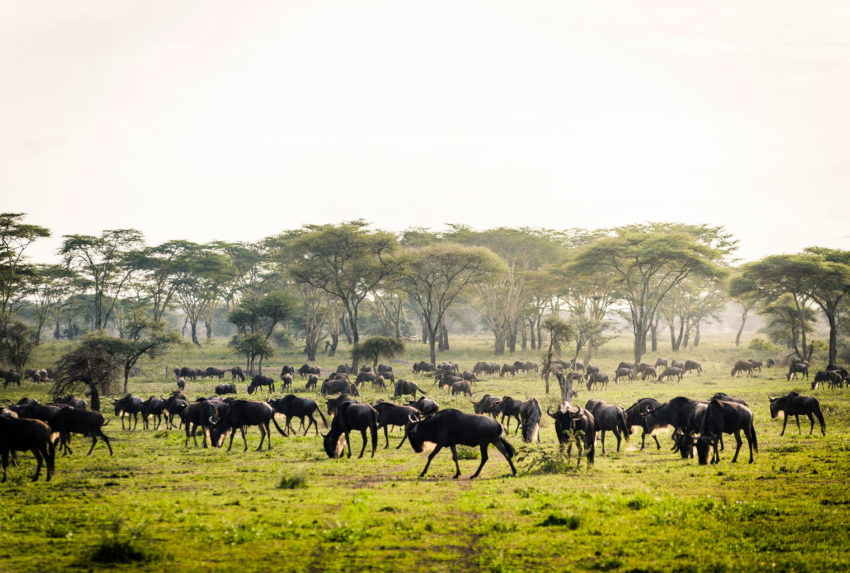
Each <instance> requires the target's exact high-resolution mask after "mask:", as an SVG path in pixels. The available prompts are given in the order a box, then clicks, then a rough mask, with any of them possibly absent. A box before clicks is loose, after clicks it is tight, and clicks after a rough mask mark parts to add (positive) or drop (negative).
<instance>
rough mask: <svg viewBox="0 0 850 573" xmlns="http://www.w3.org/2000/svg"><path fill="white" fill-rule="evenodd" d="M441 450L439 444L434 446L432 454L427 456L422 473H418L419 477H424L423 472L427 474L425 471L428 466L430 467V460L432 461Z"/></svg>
mask: <svg viewBox="0 0 850 573" xmlns="http://www.w3.org/2000/svg"><path fill="white" fill-rule="evenodd" d="M441 449H443V446H441V445H440V444H437V445H436V446H434V451H433V452H431V453H430V454H428V461H427V462H425V468H424V469H423V470H422V473H420V474H419V477H425V472H427V471H428V466H430V465H431V460H433V459H434V456H436V455H437V453H438V452H439V451H440V450H441Z"/></svg>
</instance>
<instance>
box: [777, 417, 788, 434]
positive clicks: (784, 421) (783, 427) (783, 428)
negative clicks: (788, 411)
mask: <svg viewBox="0 0 850 573" xmlns="http://www.w3.org/2000/svg"><path fill="white" fill-rule="evenodd" d="M787 425H788V416H787V415H785V416H783V417H782V431H781V432H779V435H780V436H784V435H785V426H787Z"/></svg>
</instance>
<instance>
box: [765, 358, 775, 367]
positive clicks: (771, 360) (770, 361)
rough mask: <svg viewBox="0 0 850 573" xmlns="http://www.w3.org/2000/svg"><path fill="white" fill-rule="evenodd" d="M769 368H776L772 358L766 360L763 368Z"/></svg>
mask: <svg viewBox="0 0 850 573" xmlns="http://www.w3.org/2000/svg"><path fill="white" fill-rule="evenodd" d="M771 366H776V359H774V358H768V359H767V362H766V363H765V365H764V367H765V368H770V367H771Z"/></svg>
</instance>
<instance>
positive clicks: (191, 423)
mask: <svg viewBox="0 0 850 573" xmlns="http://www.w3.org/2000/svg"><path fill="white" fill-rule="evenodd" d="M224 406H225V404H224V402H221V401H219V400H207V399H205V398H200V399H198V401H197V402H192V403H191V404H189V405H188V406H186V407H185V408H184V409H183V411H182V412H181V413H180V418H181V419H182V421H183V426H184V428H185V429H186V441H185V443H184V445H185V446H188V445H189V436H191V437H192V441H193V442H194V443H195V447H197V446H198V440H197V439H196V438H195V431H196V430H197V429H198V426H200V427H201V430H202V431H203V433H204V443H203V446H204V447H205V448H206V447H207V433H208V431H209V430H210V428H211V427H212V426H214V425H215V424H217V423H218V416H219V409H223V407H224ZM213 445H214V444H213Z"/></svg>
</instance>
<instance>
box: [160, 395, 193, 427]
mask: <svg viewBox="0 0 850 573" xmlns="http://www.w3.org/2000/svg"><path fill="white" fill-rule="evenodd" d="M188 405H189V402H188V400H186V395H185V394H183V393H182V392H179V391H176V392H172V393H171V396H169V397H168V398H166V399H165V409H164V410H163V414H164V415H165V427H166V428H168V429H169V430H170V429H171V428H173V427H174V422H173V420H174V416H180V414H181V412H183V410H184V409H185V408H186V406H188Z"/></svg>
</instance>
